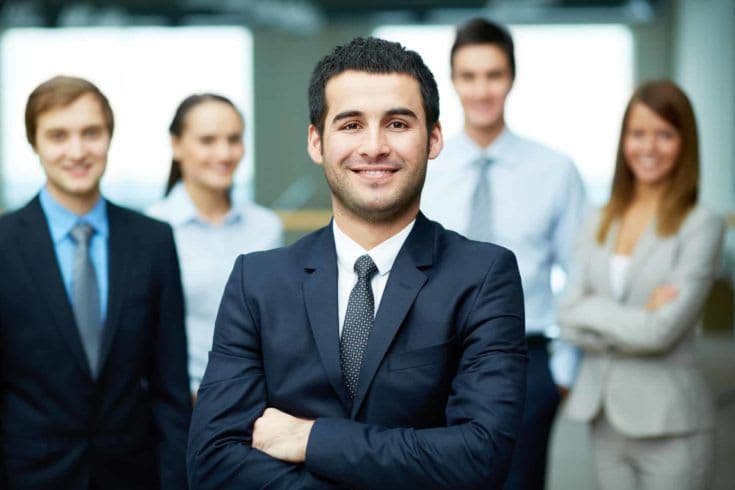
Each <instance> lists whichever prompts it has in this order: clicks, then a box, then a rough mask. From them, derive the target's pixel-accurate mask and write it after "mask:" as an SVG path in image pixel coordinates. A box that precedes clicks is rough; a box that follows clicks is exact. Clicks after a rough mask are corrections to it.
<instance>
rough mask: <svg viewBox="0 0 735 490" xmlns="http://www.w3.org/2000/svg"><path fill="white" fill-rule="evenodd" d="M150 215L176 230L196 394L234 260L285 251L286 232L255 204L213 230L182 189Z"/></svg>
mask: <svg viewBox="0 0 735 490" xmlns="http://www.w3.org/2000/svg"><path fill="white" fill-rule="evenodd" d="M147 213H148V214H149V215H150V216H152V217H154V218H157V219H160V220H163V221H167V222H168V223H169V224H170V225H171V226H172V227H173V230H174V238H175V240H176V249H177V252H178V255H179V264H180V267H181V282H182V285H183V288H184V300H185V306H186V338H187V344H188V351H189V380H190V383H191V390H192V392H194V393H195V392H196V390H197V389H198V388H199V384H200V383H201V381H202V376H204V370H205V368H206V367H207V360H208V358H209V351H210V350H211V348H212V336H213V334H214V321H215V319H216V317H217V310H218V308H219V304H220V301H221V300H222V293H223V292H224V290H225V284H226V283H227V279H228V277H229V275H230V272H231V271H232V266H233V264H234V263H235V259H237V257H238V256H239V255H240V254H245V253H249V252H255V251H258V250H268V249H271V248H276V247H280V246H281V245H282V244H283V227H282V225H281V220H280V219H279V218H278V216H277V215H276V214H275V213H274V212H273V211H270V210H268V209H266V208H264V207H261V206H258V205H256V204H253V203H244V204H240V205H234V206H233V207H232V209H230V211H229V213H227V215H226V216H225V218H224V220H223V222H222V224H219V225H213V224H211V223H209V222H207V221H205V220H204V219H202V218H201V217H200V216H199V213H198V212H197V209H196V207H195V206H194V203H193V202H192V201H191V198H190V197H189V194H188V193H187V192H186V188H185V187H184V185H183V184H181V183H179V184H177V185H176V186H175V187H174V188H173V189H172V190H171V193H169V195H168V196H167V197H166V198H165V199H163V200H162V201H159V202H157V203H155V204H153V205H152V206H151V207H150V208H148V210H147Z"/></svg>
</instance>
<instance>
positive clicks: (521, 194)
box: [421, 19, 586, 489]
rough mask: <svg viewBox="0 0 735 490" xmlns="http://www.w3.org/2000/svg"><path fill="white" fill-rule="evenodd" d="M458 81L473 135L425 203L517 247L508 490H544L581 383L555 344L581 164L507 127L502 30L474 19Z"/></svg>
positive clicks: (458, 226) (507, 43) (471, 232)
mask: <svg viewBox="0 0 735 490" xmlns="http://www.w3.org/2000/svg"><path fill="white" fill-rule="evenodd" d="M451 53H452V54H451V63H452V81H453V83H454V87H455V90H456V91H457V95H458V96H459V99H460V101H461V103H462V107H463V109H464V117H465V124H464V131H463V132H462V133H460V134H459V135H457V136H456V137H454V138H453V139H450V140H449V141H447V143H446V145H445V147H444V150H443V152H442V153H441V155H440V156H439V158H437V159H436V160H435V161H433V162H431V163H430V164H429V167H428V171H427V179H426V184H425V187H424V192H423V195H422V200H421V208H422V210H423V211H424V213H425V214H426V215H427V217H429V218H430V219H434V220H436V221H438V222H440V223H441V224H443V225H444V226H445V227H447V228H449V229H451V230H454V231H458V232H459V233H462V234H463V235H465V236H467V237H468V238H472V239H476V240H481V241H492V242H495V243H498V244H500V245H503V246H505V247H508V248H509V249H511V250H512V251H513V252H514V253H515V254H516V257H517V258H518V265H519V268H520V272H521V278H522V281H523V294H524V301H525V309H526V339H527V343H528V348H529V350H528V354H529V366H528V371H527V373H528V376H527V391H526V409H525V412H524V418H523V424H522V427H521V433H520V436H519V439H518V441H517V443H516V449H515V452H514V456H513V462H512V465H511V470H510V474H509V477H508V480H507V481H506V485H505V488H507V489H542V488H543V487H544V480H545V472H546V453H547V446H548V439H549V434H550V430H551V425H552V423H553V420H554V416H555V413H556V409H557V407H558V405H559V402H560V400H561V398H562V397H563V396H564V395H565V393H566V392H567V390H568V388H569V387H570V386H571V384H572V383H573V381H574V376H575V372H576V365H577V357H578V354H577V352H576V350H575V349H574V348H572V347H571V346H569V345H567V344H563V343H561V342H555V344H554V349H553V351H554V354H553V356H551V358H550V357H549V353H548V351H547V347H548V344H549V339H550V338H551V337H553V336H555V330H556V327H555V311H554V310H555V304H554V294H553V292H552V289H551V272H552V267H553V266H555V265H556V266H560V267H562V268H563V269H564V270H568V269H569V262H570V260H571V253H572V248H573V247H572V244H573V241H574V240H575V236H576V234H577V230H578V227H579V225H580V224H581V221H582V219H583V214H584V212H585V208H586V201H585V193H584V188H583V184H582V181H581V179H580V177H579V174H578V173H577V170H576V169H575V167H574V164H573V163H572V162H571V160H570V159H569V158H568V157H566V156H564V155H562V154H560V153H557V152H555V151H553V150H551V149H549V148H546V147H545V146H543V145H541V144H539V143H537V142H534V141H531V140H528V139H525V138H522V137H520V136H518V135H516V134H514V133H513V132H511V131H510V130H509V129H508V128H507V127H506V125H505V119H504V111H505V102H506V98H507V96H508V94H509V92H510V90H511V88H512V87H513V81H514V79H515V58H514V53H513V40H512V38H511V37H510V34H509V33H508V32H507V31H506V30H505V29H504V28H503V27H501V26H499V25H496V24H493V23H491V22H488V21H486V20H484V19H474V20H471V21H469V22H468V23H466V24H464V25H462V26H460V27H459V28H458V30H457V36H456V39H455V42H454V45H453V47H452V52H451Z"/></svg>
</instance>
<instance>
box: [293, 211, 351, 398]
mask: <svg viewBox="0 0 735 490" xmlns="http://www.w3.org/2000/svg"><path fill="white" fill-rule="evenodd" d="M313 245H314V246H313V248H312V249H311V251H310V253H309V256H308V257H307V259H306V262H305V265H304V271H305V272H306V277H305V279H304V282H303V286H302V287H303V292H304V303H305V306H306V313H307V315H308V318H309V325H310V326H311V330H312V333H313V334H314V341H315V343H316V347H317V350H318V351H319V355H320V357H321V359H322V363H323V364H324V369H325V371H326V372H327V378H328V379H329V382H330V383H331V384H332V387H333V388H334V391H335V392H336V393H337V395H338V396H339V399H340V401H341V402H342V404H343V405H344V406H345V408H347V409H349V407H350V405H351V402H350V400H349V397H348V396H347V389H346V388H345V385H344V382H343V381H342V368H341V367H340V362H339V313H338V307H337V252H336V251H335V248H334V236H333V234H332V227H331V226H327V227H325V228H323V229H322V230H321V231H320V232H319V234H318V235H317V237H316V239H315V241H314V244H313Z"/></svg>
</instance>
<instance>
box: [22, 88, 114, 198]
mask: <svg viewBox="0 0 735 490" xmlns="http://www.w3.org/2000/svg"><path fill="white" fill-rule="evenodd" d="M109 148H110V130H109V129H108V127H107V121H106V119H105V115H104V113H103V111H102V106H101V104H100V102H99V100H98V99H97V98H96V97H95V96H94V95H92V94H84V95H82V96H80V97H78V98H77V99H76V100H74V101H73V102H72V103H71V104H68V105H66V106H63V107H54V108H52V109H49V110H47V111H45V112H43V113H41V114H39V116H38V119H37V126H36V133H35V144H34V146H33V149H34V151H35V152H36V154H37V155H38V157H39V160H40V161H41V165H42V166H43V170H44V172H45V173H46V179H47V187H48V190H49V192H50V193H51V195H52V196H54V198H56V200H57V201H59V202H60V203H61V204H62V205H64V206H66V207H67V208H71V209H76V208H79V207H80V206H79V203H80V202H82V203H89V202H94V201H96V200H97V199H98V198H99V195H100V191H99V184H100V179H101V178H102V175H103V174H104V172H105V167H106V165H107V152H108V150H109ZM82 207H84V204H82Z"/></svg>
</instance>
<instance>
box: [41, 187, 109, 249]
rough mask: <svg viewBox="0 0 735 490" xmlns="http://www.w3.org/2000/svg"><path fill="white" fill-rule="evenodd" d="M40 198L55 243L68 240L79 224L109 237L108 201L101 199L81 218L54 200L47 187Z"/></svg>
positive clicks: (42, 190)
mask: <svg viewBox="0 0 735 490" xmlns="http://www.w3.org/2000/svg"><path fill="white" fill-rule="evenodd" d="M38 198H39V200H40V202H41V208H42V209H43V212H44V214H45V215H46V219H47V221H48V225H49V230H50V231H51V239H52V240H53V242H54V243H59V242H60V241H61V240H63V239H64V238H66V237H67V236H68V235H69V233H70V232H71V230H72V228H74V225H76V224H77V223H79V222H83V223H87V224H89V225H90V226H91V227H92V228H94V231H95V233H97V234H99V235H101V236H102V237H104V238H107V237H108V235H109V223H108V221H107V201H105V199H103V198H101V197H100V198H99V199H98V200H97V203H96V204H95V205H94V206H93V207H92V209H90V210H89V212H87V213H86V214H84V215H82V216H79V215H77V214H75V213H73V212H72V211H69V210H68V209H66V208H65V207H64V206H62V205H61V204H60V203H59V202H58V201H57V200H56V199H54V197H53V196H52V195H51V193H50V192H49V191H48V187H46V186H44V187H43V189H41V192H40V193H39V196H38Z"/></svg>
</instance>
